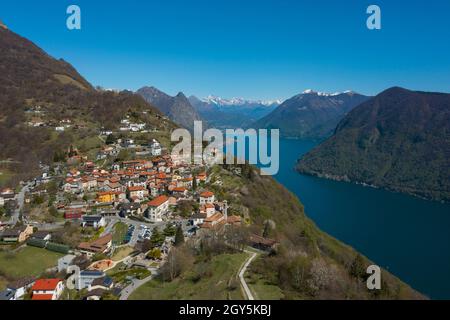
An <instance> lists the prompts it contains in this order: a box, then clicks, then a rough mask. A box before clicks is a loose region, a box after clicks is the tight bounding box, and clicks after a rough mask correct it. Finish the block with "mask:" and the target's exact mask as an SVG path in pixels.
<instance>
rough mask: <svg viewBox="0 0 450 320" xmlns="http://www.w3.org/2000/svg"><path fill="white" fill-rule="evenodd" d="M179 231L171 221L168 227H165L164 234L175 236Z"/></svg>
mask: <svg viewBox="0 0 450 320" xmlns="http://www.w3.org/2000/svg"><path fill="white" fill-rule="evenodd" d="M176 233H177V229H176V228H175V226H174V225H173V224H171V223H168V224H167V225H166V227H165V228H164V231H163V234H164V235H165V236H166V237H173V236H174V235H175V234H176Z"/></svg>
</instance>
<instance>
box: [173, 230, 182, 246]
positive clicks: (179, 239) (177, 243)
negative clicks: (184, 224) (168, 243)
mask: <svg viewBox="0 0 450 320" xmlns="http://www.w3.org/2000/svg"><path fill="white" fill-rule="evenodd" d="M183 243H184V234H183V229H182V228H181V226H179V227H178V229H177V233H176V234H175V246H176V247H178V246H180V245H182V244H183Z"/></svg>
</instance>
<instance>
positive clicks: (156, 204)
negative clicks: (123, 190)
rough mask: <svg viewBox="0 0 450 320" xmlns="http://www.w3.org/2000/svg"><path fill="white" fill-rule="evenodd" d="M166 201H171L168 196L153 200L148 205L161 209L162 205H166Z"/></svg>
mask: <svg viewBox="0 0 450 320" xmlns="http://www.w3.org/2000/svg"><path fill="white" fill-rule="evenodd" d="M166 201H169V198H168V197H166V196H159V197H158V198H155V199H153V200H152V201H150V202H149V203H148V205H149V206H150V207H159V206H160V205H162V204H163V203H165V202H166Z"/></svg>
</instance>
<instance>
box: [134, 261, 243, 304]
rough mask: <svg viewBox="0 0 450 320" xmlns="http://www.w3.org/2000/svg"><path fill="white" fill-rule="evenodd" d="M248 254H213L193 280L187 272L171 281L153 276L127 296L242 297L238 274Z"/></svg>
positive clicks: (228, 298)
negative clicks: (152, 278) (156, 278)
mask: <svg viewBox="0 0 450 320" xmlns="http://www.w3.org/2000/svg"><path fill="white" fill-rule="evenodd" d="M247 257H248V255H247V254H245V253H240V254H222V255H219V256H216V257H214V258H213V259H212V260H211V261H210V262H209V263H208V264H207V266H206V270H205V271H204V272H203V275H202V277H201V278H200V279H197V280H194V279H192V276H191V273H189V272H186V273H185V274H183V275H182V276H181V277H179V278H177V279H175V280H174V281H172V282H162V281H160V280H152V281H150V282H148V283H146V284H145V285H143V286H142V287H140V288H139V289H138V290H136V291H135V292H134V293H133V294H132V295H131V297H130V300H178V299H188V300H191V299H198V300H242V299H244V297H243V294H242V290H241V287H240V283H239V280H238V277H237V274H238V271H239V270H240V268H241V266H242V265H243V263H244V262H245V260H246V259H247Z"/></svg>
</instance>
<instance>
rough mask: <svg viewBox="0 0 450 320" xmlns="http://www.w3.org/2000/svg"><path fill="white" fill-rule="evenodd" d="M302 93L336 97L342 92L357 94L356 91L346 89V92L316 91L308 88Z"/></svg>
mask: <svg viewBox="0 0 450 320" xmlns="http://www.w3.org/2000/svg"><path fill="white" fill-rule="evenodd" d="M302 94H313V95H318V96H320V97H336V96H339V95H341V94H349V95H351V94H355V92H354V91H352V90H346V91H344V92H334V93H328V92H321V91H315V90H313V89H306V90H305V91H303V93H302Z"/></svg>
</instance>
